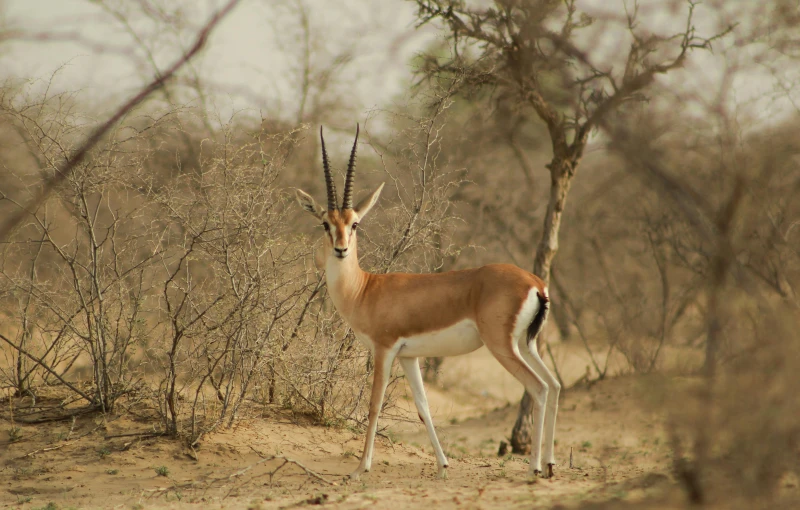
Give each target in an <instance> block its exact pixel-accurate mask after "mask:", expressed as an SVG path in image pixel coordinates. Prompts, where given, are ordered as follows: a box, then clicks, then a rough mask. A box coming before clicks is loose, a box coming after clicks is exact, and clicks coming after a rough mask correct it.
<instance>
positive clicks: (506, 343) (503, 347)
mask: <svg viewBox="0 0 800 510" xmlns="http://www.w3.org/2000/svg"><path fill="white" fill-rule="evenodd" d="M484 343H485V344H486V347H487V348H488V349H489V351H491V353H492V354H493V355H494V357H495V358H497V361H499V362H500V364H501V365H503V367H504V368H505V369H506V370H508V372H509V373H510V374H511V375H513V376H514V377H515V378H516V379H517V380H518V381H519V382H521V383H522V385H523V386H524V387H525V391H527V392H528V393H529V394H530V395H531V397H532V399H533V433H532V434H531V465H530V472H529V475H530V476H532V477H533V476H537V475H539V474H541V473H542V432H543V429H544V412H545V404H546V402H547V393H548V386H547V383H546V382H545V381H544V379H542V378H541V377H540V376H539V375H538V374H537V373H536V372H535V371H534V370H533V369H532V368H531V367H530V366H529V365H528V363H526V362H525V359H524V358H523V357H522V354H521V353H520V351H519V347H518V344H517V342H516V340H515V339H512V338H511V334H508V338H505V339H499V341H498V340H494V341H484Z"/></svg>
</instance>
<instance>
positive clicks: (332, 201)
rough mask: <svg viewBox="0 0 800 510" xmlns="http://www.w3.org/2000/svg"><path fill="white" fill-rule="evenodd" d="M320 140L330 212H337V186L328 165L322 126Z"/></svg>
mask: <svg viewBox="0 0 800 510" xmlns="http://www.w3.org/2000/svg"><path fill="white" fill-rule="evenodd" d="M319 139H320V140H321V141H322V169H323V170H325V187H326V188H328V210H329V211H334V210H336V184H334V182H333V176H332V175H331V166H330V165H329V164H328V151H326V150H325V138H324V137H323V136H322V126H320V127H319Z"/></svg>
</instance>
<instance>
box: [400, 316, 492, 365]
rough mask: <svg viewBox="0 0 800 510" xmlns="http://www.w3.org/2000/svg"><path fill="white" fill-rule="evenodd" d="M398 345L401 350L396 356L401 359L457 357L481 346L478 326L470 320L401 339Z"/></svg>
mask: <svg viewBox="0 0 800 510" xmlns="http://www.w3.org/2000/svg"><path fill="white" fill-rule="evenodd" d="M399 343H400V345H401V348H400V351H399V352H398V353H397V355H398V356H400V357H403V358H422V357H426V358H427V357H438V356H458V355H461V354H467V353H469V352H472V351H474V350H477V349H479V348H480V347H481V346H482V345H483V341H482V340H481V336H480V334H478V326H477V325H476V324H475V322H474V321H472V320H470V319H464V320H463V321H460V322H456V323H455V324H453V325H452V326H450V327H447V328H444V329H439V330H436V331H431V332H429V333H422V334H421V335H415V336H411V337H407V338H401V339H400V342H399Z"/></svg>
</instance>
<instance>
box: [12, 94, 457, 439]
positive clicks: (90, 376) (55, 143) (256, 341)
mask: <svg viewBox="0 0 800 510" xmlns="http://www.w3.org/2000/svg"><path fill="white" fill-rule="evenodd" d="M45 88H46V89H47V87H45ZM47 90H49V89H47ZM158 108H159V107H158V104H157V103H152V104H150V105H149V106H146V107H144V108H141V109H140V110H139V111H136V112H134V114H132V115H129V117H128V118H127V120H126V122H125V123H124V124H122V125H121V126H119V127H118V128H117V129H116V130H115V131H114V132H113V134H112V135H111V136H109V137H107V138H106V139H105V140H104V142H103V143H102V144H100V145H99V146H97V147H96V148H95V149H94V150H93V151H92V152H91V154H90V155H89V157H87V158H86V159H85V160H84V162H83V163H82V164H81V165H79V166H78V167H76V168H75V169H74V170H73V172H72V173H71V174H70V175H69V176H68V178H67V180H66V183H65V184H64V185H63V186H60V187H59V188H58V189H57V190H56V192H55V193H54V195H53V196H51V197H50V198H49V199H48V200H47V201H46V202H44V203H43V204H41V205H40V206H39V207H38V208H37V209H36V210H32V211H28V212H29V219H28V220H27V221H26V222H25V223H24V224H22V225H20V226H19V227H18V228H17V229H16V230H15V231H14V233H13V235H12V236H11V237H10V238H9V239H8V242H7V243H5V244H4V253H3V265H2V276H3V288H2V298H3V300H4V303H5V308H6V309H7V310H14V312H13V313H8V314H6V315H5V316H4V318H3V324H2V326H1V327H0V331H2V334H3V337H2V338H3V339H4V341H5V347H4V349H3V353H4V356H5V357H6V359H5V361H6V362H5V363H4V364H3V365H2V366H0V377H2V383H3V385H4V386H10V387H11V388H13V389H14V392H15V394H16V395H17V396H18V397H19V396H22V395H23V394H26V393H27V394H31V395H33V394H35V393H36V392H37V388H38V387H40V386H41V385H42V384H55V385H61V386H63V387H65V388H66V390H67V391H68V393H71V394H72V397H71V398H70V399H67V402H71V401H72V400H74V399H78V400H83V401H84V405H85V406H86V408H88V409H98V410H101V411H103V412H122V413H124V412H129V411H133V412H135V413H136V414H137V415H139V416H150V415H152V414H153V413H154V414H155V416H157V417H158V419H159V420H160V422H161V431H162V432H163V433H167V434H171V435H181V436H185V437H187V438H189V439H190V440H191V441H195V440H197V439H198V438H199V437H201V436H202V435H203V434H204V433H206V432H208V431H211V430H214V429H215V428H217V427H219V426H221V425H222V426H229V425H230V424H232V423H233V421H234V420H235V419H236V417H237V416H238V415H239V414H240V413H241V411H242V409H244V408H245V407H246V404H247V403H248V402H251V403H256V404H258V407H256V408H255V409H258V408H263V406H266V405H270V404H272V405H276V406H279V407H283V408H288V409H291V410H293V411H294V412H298V413H302V414H309V415H310V416H312V417H313V419H315V420H318V421H320V422H323V423H340V424H341V423H345V422H346V421H353V422H355V423H361V422H362V421H363V415H364V413H365V406H364V398H363V397H364V395H365V388H366V385H367V375H368V373H369V363H370V360H369V356H368V353H366V352H365V351H364V350H363V349H362V348H360V347H359V346H357V344H356V343H355V337H354V335H353V334H352V332H351V331H349V330H348V329H347V328H346V327H345V325H344V324H343V323H342V321H341V319H340V318H339V317H338V316H337V315H336V314H335V311H334V310H333V308H332V306H331V305H330V303H329V300H327V297H326V289H325V285H324V276H323V274H322V273H321V272H318V271H317V270H316V269H315V268H314V267H313V263H312V260H313V252H314V251H315V249H316V248H317V247H318V243H317V239H316V237H318V236H316V235H314V234H312V235H310V236H309V235H304V234H301V233H299V232H303V231H306V227H304V226H302V225H304V224H305V222H304V221H303V220H305V219H306V218H305V217H304V216H303V215H301V214H300V213H299V209H298V208H297V206H296V204H294V202H293V200H291V199H290V197H291V193H290V192H287V190H286V189H285V188H284V186H285V185H286V184H287V183H294V182H296V181H297V180H298V176H311V177H312V178H316V179H318V180H321V172H319V164H318V163H317V161H316V159H317V158H314V163H313V167H311V168H306V167H305V164H306V161H307V160H308V158H306V157H304V155H303V153H304V152H305V151H306V150H308V151H310V152H313V153H316V150H315V149H316V147H315V146H314V145H313V144H309V143H307V140H312V141H313V140H314V137H308V136H307V133H308V132H309V130H308V129H307V128H306V127H300V128H297V129H293V128H289V127H286V126H284V125H281V124H280V123H277V122H267V121H263V120H262V126H261V127H256V128H253V127H252V126H249V125H248V124H249V123H250V122H249V121H248V120H247V119H246V118H242V119H241V120H239V119H237V118H234V119H233V120H231V121H230V122H229V123H227V124H225V125H223V126H222V127H221V128H220V129H218V130H217V132H215V133H213V136H211V137H208V138H205V139H204V140H203V141H202V142H201V143H197V146H196V147H193V148H192V151H193V154H194V155H195V156H196V158H195V159H194V160H193V161H194V163H193V164H192V166H191V167H190V168H185V167H184V166H183V164H182V163H183V162H184V161H185V158H184V157H183V153H184V151H185V150H186V147H185V144H186V143H194V140H196V139H197V137H196V136H194V134H193V132H191V131H186V130H187V129H188V128H189V127H190V126H192V125H194V120H193V114H194V112H193V111H192V110H189V109H177V108H173V107H164V109H163V111H159V110H158ZM78 111H80V105H79V104H78V103H77V102H76V101H75V100H74V98H73V97H72V95H70V94H55V95H50V94H49V92H45V93H44V95H37V91H36V90H32V89H30V88H28V89H25V88H22V89H20V90H19V91H16V93H14V92H12V91H7V93H6V94H5V95H4V97H3V102H2V114H3V119H4V122H6V123H7V125H8V126H11V128H12V131H11V133H6V136H7V139H12V137H13V139H14V140H15V141H16V143H19V144H22V145H23V146H24V147H25V150H26V153H25V154H13V158H12V155H7V156H6V158H4V161H3V164H4V166H5V167H6V168H8V169H13V171H10V172H9V173H8V177H7V178H6V179H5V182H3V183H2V186H3V190H2V191H3V193H4V194H3V199H4V200H3V204H2V205H3V206H4V207H5V210H13V209H16V208H19V207H23V205H22V204H24V203H25V200H24V196H25V195H26V193H27V194H33V195H35V192H36V189H37V186H39V185H40V183H41V182H43V181H44V180H45V179H46V178H47V177H48V176H50V175H52V174H53V172H55V171H57V169H58V165H59V164H60V162H61V161H64V160H65V159H67V158H68V157H69V155H70V153H71V152H72V151H74V148H75V146H76V144H78V143H80V142H81V140H82V138H83V136H85V134H86V132H87V130H88V128H89V127H90V126H91V120H90V119H84V118H82V117H81V116H79V115H77V113H76V112H78ZM445 122H446V118H445V116H444V115H443V112H442V111H441V110H440V111H435V112H433V113H432V114H427V115H423V116H421V117H419V118H416V117H414V116H412V115H406V116H404V117H403V118H400V117H398V125H399V126H398V128H399V129H400V131H399V134H398V135H396V136H394V137H392V138H391V139H390V140H389V141H388V142H387V143H383V142H380V141H378V140H377V139H374V138H373V139H371V141H372V142H373V147H376V148H378V149H377V151H376V155H374V156H373V155H372V154H370V151H369V150H368V149H366V148H364V146H366V145H367V144H363V143H362V156H364V157H363V158H362V164H361V167H362V170H361V171H360V173H359V176H360V177H359V180H360V182H363V183H364V184H365V186H364V187H367V186H369V185H373V184H376V183H377V182H379V181H381V180H384V178H383V177H382V176H381V174H383V173H384V172H386V173H388V175H389V179H390V181H391V182H390V185H389V186H388V187H387V193H385V195H387V196H386V197H385V202H384V204H387V205H386V206H385V207H383V212H382V214H376V215H374V219H371V220H370V225H368V227H370V228H367V229H364V232H365V234H362V235H365V236H366V239H364V242H363V243H362V245H363V257H362V261H363V264H364V266H365V267H366V268H367V269H370V270H374V271H380V272H385V271H390V270H392V271H394V270H402V269H408V270H413V271H425V270H435V269H436V268H440V267H441V265H442V257H443V256H445V255H447V253H448V251H447V244H446V238H447V235H448V233H449V231H450V229H451V220H452V219H453V213H452V209H451V207H450V205H449V204H450V202H449V200H448V196H449V194H450V189H451V186H452V185H453V182H454V179H455V177H454V176H453V175H452V174H451V173H450V172H449V171H448V170H447V166H446V165H442V164H441V163H440V162H439V161H438V160H437V158H438V153H439V151H440V148H439V144H440V138H439V134H438V133H439V130H441V129H442V126H443V125H444V124H445ZM187 141H188V142H187ZM365 153H366V154H365ZM298 156H299V157H298ZM370 166H377V167H378V168H381V167H382V171H376V170H373V171H371V172H370V171H369V170H368V168H369V167H370ZM362 178H363V179H362ZM289 191H291V190H289ZM388 204H393V205H388ZM298 230H299V232H298ZM388 405H391V400H389V401H388ZM73 407H74V406H73ZM249 407H250V408H253V407H252V406H249ZM65 412H73V411H68V410H65ZM23 419H24V417H23Z"/></svg>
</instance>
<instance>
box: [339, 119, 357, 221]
mask: <svg viewBox="0 0 800 510" xmlns="http://www.w3.org/2000/svg"><path fill="white" fill-rule="evenodd" d="M358 133H359V127H358V124H356V140H355V141H354V142H353V150H352V151H350V162H349V163H348V164H347V177H346V178H345V181H344V198H343V199H342V210H344V209H352V208H353V180H354V178H355V173H356V148H357V147H358Z"/></svg>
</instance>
